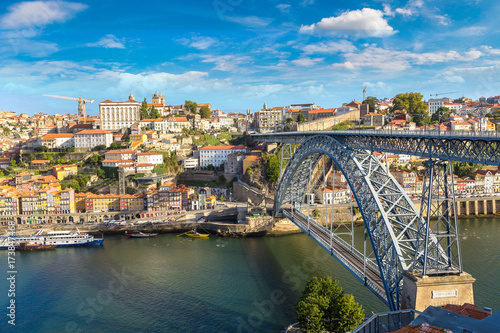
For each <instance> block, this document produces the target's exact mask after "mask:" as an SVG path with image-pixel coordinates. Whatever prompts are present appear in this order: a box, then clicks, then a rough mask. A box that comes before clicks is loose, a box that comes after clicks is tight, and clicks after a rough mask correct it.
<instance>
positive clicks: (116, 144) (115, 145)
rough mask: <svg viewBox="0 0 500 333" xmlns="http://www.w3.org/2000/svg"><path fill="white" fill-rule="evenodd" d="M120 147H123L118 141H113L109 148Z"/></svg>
mask: <svg viewBox="0 0 500 333" xmlns="http://www.w3.org/2000/svg"><path fill="white" fill-rule="evenodd" d="M120 147H121V146H120V145H119V144H118V143H116V142H112V143H111V144H110V145H109V148H111V149H118V148H120Z"/></svg>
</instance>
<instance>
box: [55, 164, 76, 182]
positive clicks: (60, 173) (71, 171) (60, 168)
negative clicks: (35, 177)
mask: <svg viewBox="0 0 500 333" xmlns="http://www.w3.org/2000/svg"><path fill="white" fill-rule="evenodd" d="M76 174H78V167H77V166H76V165H74V164H68V165H56V166H53V167H52V175H53V176H54V177H56V178H57V179H58V180H64V179H65V178H66V177H68V176H72V175H76Z"/></svg>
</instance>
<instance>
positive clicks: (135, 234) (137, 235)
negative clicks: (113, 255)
mask: <svg viewBox="0 0 500 333" xmlns="http://www.w3.org/2000/svg"><path fill="white" fill-rule="evenodd" d="M125 235H126V236H129V237H131V238H148V237H155V236H158V233H145V232H142V231H139V232H133V233H127V232H126V231H125Z"/></svg>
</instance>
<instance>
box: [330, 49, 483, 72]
mask: <svg viewBox="0 0 500 333" xmlns="http://www.w3.org/2000/svg"><path fill="white" fill-rule="evenodd" d="M483 55H484V53H482V52H481V51H478V50H476V49H470V50H468V51H466V52H464V53H463V54H460V53H459V52H457V51H454V50H450V51H437V52H424V53H414V52H410V51H397V50H388V49H383V48H380V47H377V46H375V45H369V46H367V47H366V48H365V49H363V50H362V51H361V52H359V53H354V52H350V53H346V54H343V57H344V58H345V59H346V61H345V62H343V63H335V64H333V65H332V67H333V68H337V69H349V70H352V69H361V68H371V69H372V70H375V71H380V72H399V71H403V70H406V69H408V68H411V67H412V66H413V65H432V64H436V63H447V62H451V61H471V60H475V59H478V58H480V57H482V56H483Z"/></svg>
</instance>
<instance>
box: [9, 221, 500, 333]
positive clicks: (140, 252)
mask: <svg viewBox="0 0 500 333" xmlns="http://www.w3.org/2000/svg"><path fill="white" fill-rule="evenodd" d="M460 233H461V239H462V253H463V262H464V268H465V270H466V271H467V272H469V273H471V274H472V275H473V276H474V277H475V278H476V279H477V281H476V283H475V284H474V293H475V303H476V304H478V305H479V306H481V307H483V306H490V307H492V308H493V310H494V311H497V310H500V298H499V297H498V292H497V286H498V282H499V279H500V278H499V277H500V265H498V264H497V263H498V261H499V260H500V249H499V247H498V240H499V239H500V219H468V220H462V221H460ZM16 258H17V270H18V274H17V281H16V289H17V290H16V306H17V307H16V309H17V317H16V326H15V329H13V327H11V326H10V325H8V324H7V317H6V316H5V314H6V310H3V313H2V316H1V318H2V322H1V323H0V331H1V332H4V331H12V332H279V331H281V330H282V329H283V328H284V327H285V326H287V325H288V324H289V323H292V322H294V321H295V319H296V317H295V311H294V304H295V303H296V301H297V299H298V297H299V296H300V292H301V290H302V289H303V287H304V284H305V282H306V281H307V280H308V279H309V278H310V277H311V276H313V275H326V274H328V275H332V276H334V277H336V278H337V279H339V280H340V282H341V284H342V286H343V288H344V290H345V291H346V292H348V293H352V294H354V296H355V298H356V300H357V301H358V302H360V303H361V304H363V307H364V309H365V312H366V314H367V315H368V316H369V315H371V313H372V312H381V311H386V310H387V308H386V307H385V305H384V304H383V303H382V302H381V301H379V300H378V298H377V297H375V296H374V295H373V294H372V293H370V292H369V291H368V289H366V288H365V287H363V286H362V285H361V283H359V282H358V281H357V280H356V279H355V278H354V277H353V276H352V275H350V274H349V273H348V272H347V271H346V270H345V269H344V268H343V267H342V266H341V265H340V264H338V263H337V262H336V261H335V259H333V258H332V257H329V256H328V255H327V254H326V252H325V251H324V250H322V248H321V247H320V246H319V245H317V244H316V243H315V242H314V241H313V240H312V239H310V238H309V237H308V236H306V235H304V234H299V235H292V236H286V237H277V238H273V237H263V238H241V239H226V238H218V237H211V238H210V239H208V240H204V239H193V238H179V237H176V236H175V235H173V234H165V235H160V236H158V237H156V238H151V239H128V238H125V237H119V236H113V237H111V236H109V237H106V240H105V242H104V246H102V247H94V248H60V249H57V250H55V251H47V252H38V253H18V254H17V256H16ZM0 262H2V263H4V264H2V265H0V267H7V256H6V252H5V251H2V252H0ZM4 271H5V273H4V275H5V276H6V271H7V269H5V270H4ZM7 290H8V286H7V283H6V279H2V280H1V282H0V295H2V296H1V298H0V299H1V300H2V308H3V309H6V306H7V302H8V299H7Z"/></svg>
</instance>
